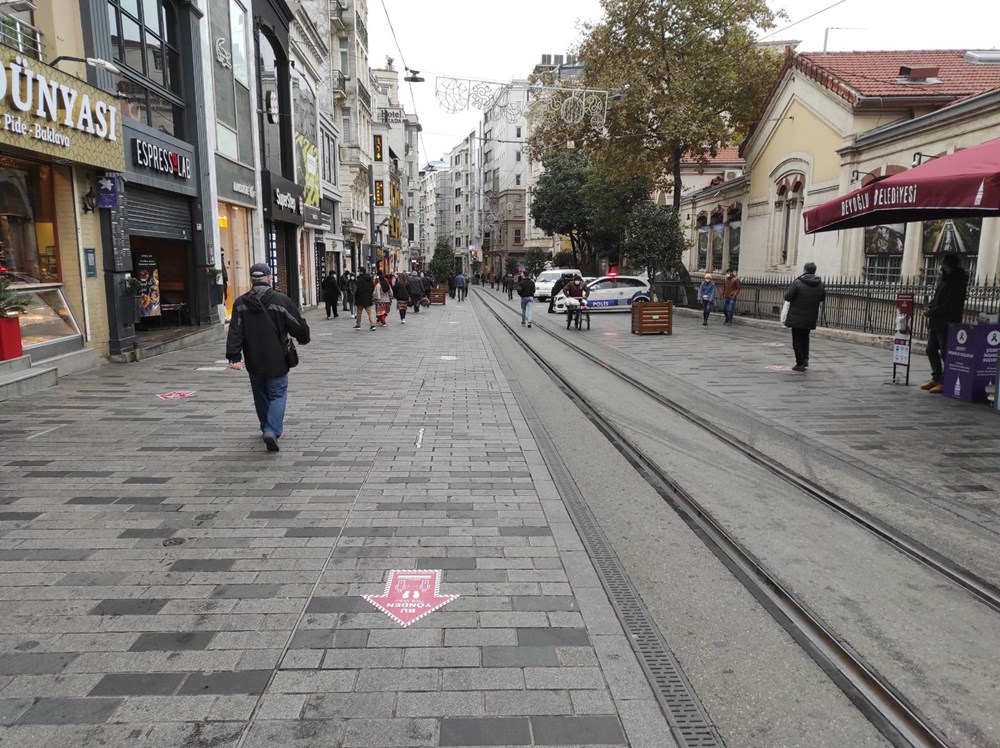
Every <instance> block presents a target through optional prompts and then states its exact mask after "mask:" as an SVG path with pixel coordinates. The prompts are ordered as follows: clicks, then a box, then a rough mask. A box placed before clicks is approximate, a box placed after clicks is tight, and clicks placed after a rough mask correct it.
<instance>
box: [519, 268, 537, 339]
mask: <svg viewBox="0 0 1000 748" xmlns="http://www.w3.org/2000/svg"><path fill="white" fill-rule="evenodd" d="M517 295H518V296H520V297H521V326H522V327H523V326H524V323H525V322H527V323H528V327H531V312H532V311H533V308H534V306H535V279H534V277H533V276H532V275H531V274H528V275H526V276H524V277H523V278H521V282H520V283H518V284H517Z"/></svg>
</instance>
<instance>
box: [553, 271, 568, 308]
mask: <svg viewBox="0 0 1000 748" xmlns="http://www.w3.org/2000/svg"><path fill="white" fill-rule="evenodd" d="M571 280H573V274H572V273H563V274H562V275H560V276H559V280H557V281H556V282H555V283H553V284H552V292H551V293H550V294H549V314H555V313H556V309H555V303H556V296H558V295H559V292H560V291H562V290H563V289H564V288H565V287H566V284H567V283H569V282H570V281H571Z"/></svg>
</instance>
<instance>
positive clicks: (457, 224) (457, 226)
mask: <svg viewBox="0 0 1000 748" xmlns="http://www.w3.org/2000/svg"><path fill="white" fill-rule="evenodd" d="M461 230H462V222H461V221H455V231H461Z"/></svg>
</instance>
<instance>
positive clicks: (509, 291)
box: [507, 275, 518, 301]
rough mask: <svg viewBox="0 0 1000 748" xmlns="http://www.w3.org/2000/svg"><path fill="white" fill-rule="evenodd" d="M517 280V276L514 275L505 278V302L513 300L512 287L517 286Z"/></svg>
mask: <svg viewBox="0 0 1000 748" xmlns="http://www.w3.org/2000/svg"><path fill="white" fill-rule="evenodd" d="M517 279H518V276H516V275H508V276H507V300H508V301H513V300H514V286H516V285H517Z"/></svg>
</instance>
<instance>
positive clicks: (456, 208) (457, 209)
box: [455, 205, 462, 213]
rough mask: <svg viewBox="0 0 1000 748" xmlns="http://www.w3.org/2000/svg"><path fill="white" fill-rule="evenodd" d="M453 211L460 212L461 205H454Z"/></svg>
mask: <svg viewBox="0 0 1000 748" xmlns="http://www.w3.org/2000/svg"><path fill="white" fill-rule="evenodd" d="M455 212H456V213H461V212H462V206H461V205H456V206H455Z"/></svg>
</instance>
